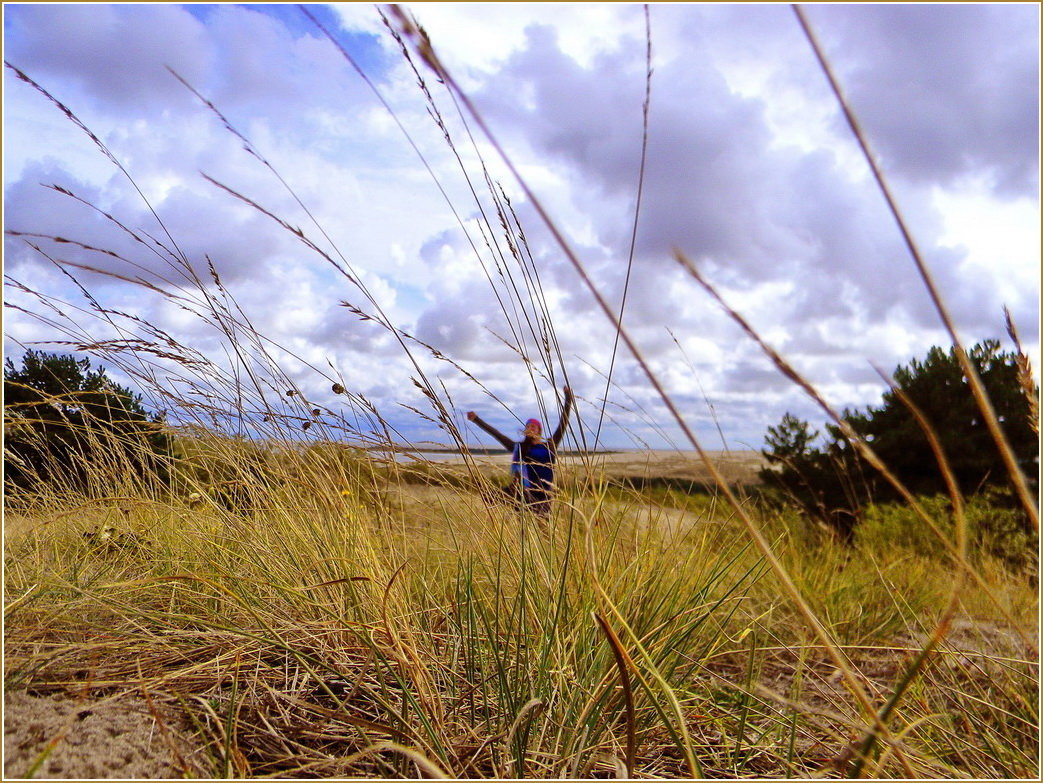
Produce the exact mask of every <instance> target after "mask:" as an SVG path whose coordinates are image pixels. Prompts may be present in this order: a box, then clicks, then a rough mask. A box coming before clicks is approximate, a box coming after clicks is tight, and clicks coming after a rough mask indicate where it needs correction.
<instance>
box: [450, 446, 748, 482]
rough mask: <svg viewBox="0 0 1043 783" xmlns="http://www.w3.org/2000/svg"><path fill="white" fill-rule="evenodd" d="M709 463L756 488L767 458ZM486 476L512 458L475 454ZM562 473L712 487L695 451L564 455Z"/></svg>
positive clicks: (725, 455) (724, 456)
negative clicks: (655, 480) (676, 480)
mask: <svg viewBox="0 0 1043 783" xmlns="http://www.w3.org/2000/svg"><path fill="white" fill-rule="evenodd" d="M707 456H708V458H709V461H710V462H711V463H712V464H713V466H714V467H715V468H716V470H717V471H718V472H719V473H720V474H721V475H722V476H723V478H724V480H725V481H727V482H729V483H735V482H738V483H743V484H755V483H757V482H758V478H757V471H759V470H760V469H761V468H763V467H764V466H765V461H764V457H762V456H761V454H760V452H757V451H711V452H707ZM472 459H473V460H474V462H475V464H476V465H477V466H478V467H479V468H480V469H482V471H483V472H489V473H497V472H499V471H502V472H503V473H504V474H506V471H507V467H508V465H510V462H511V455H510V454H507V453H506V452H505V453H503V454H494V455H486V454H476V455H474V456H473V457H472ZM432 463H433V464H435V465H438V466H444V467H452V468H460V469H463V466H464V458H463V457H460V456H457V455H437V456H436V457H435V458H433V459H432ZM558 465H559V470H560V471H561V472H562V473H563V474H565V475H568V474H570V473H579V472H589V473H593V474H595V475H597V474H603V475H604V476H606V477H608V478H612V479H626V478H631V479H635V478H636V479H657V478H658V479H679V480H691V481H695V482H706V483H712V481H713V473H712V471H711V470H710V468H709V467H708V466H707V464H706V463H705V462H704V461H703V460H702V458H700V456H699V455H698V454H697V453H696V452H694V451H618V452H608V453H605V454H597V455H594V456H580V455H575V454H563V455H562V456H561V457H560V458H559V461H558Z"/></svg>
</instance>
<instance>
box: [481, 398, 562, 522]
mask: <svg viewBox="0 0 1043 783" xmlns="http://www.w3.org/2000/svg"><path fill="white" fill-rule="evenodd" d="M563 391H564V393H565V405H564V407H563V408H562V411H561V421H559V422H558V427H557V429H556V430H554V434H552V435H551V436H550V438H546V439H545V438H544V437H543V424H542V423H541V422H540V420H539V419H529V420H528V421H526V422H525V429H524V430H523V432H522V439H521V440H520V441H517V442H515V441H512V440H511V439H510V438H508V437H507V436H506V435H504V434H503V433H502V432H500V431H499V430H498V429H496V428H495V427H493V426H492V425H491V424H489V423H488V422H486V421H483V420H482V419H481V418H480V417H479V416H478V414H477V413H475V412H474V411H468V412H467V420H468V421H473V422H474V423H475V424H477V425H478V426H479V427H481V428H482V429H483V430H485V431H486V432H488V433H489V434H490V435H492V436H493V437H494V438H496V440H498V441H499V442H500V444H501V445H502V446H503V447H504V448H505V449H506V450H507V451H509V452H511V454H512V457H511V484H510V486H509V488H508V489H509V490H510V491H511V492H512V493H514V495H515V497H516V498H517V500H518V505H519V508H520V509H522V510H526V511H530V512H532V513H533V514H536V515H537V516H540V517H544V518H546V517H549V516H550V511H551V500H552V498H553V495H554V464H555V462H557V458H558V457H557V452H558V444H559V443H561V439H562V437H563V436H564V435H565V429H566V428H567V427H568V422H569V412H570V411H571V410H572V389H570V388H569V387H568V386H566V387H565V388H564V389H563Z"/></svg>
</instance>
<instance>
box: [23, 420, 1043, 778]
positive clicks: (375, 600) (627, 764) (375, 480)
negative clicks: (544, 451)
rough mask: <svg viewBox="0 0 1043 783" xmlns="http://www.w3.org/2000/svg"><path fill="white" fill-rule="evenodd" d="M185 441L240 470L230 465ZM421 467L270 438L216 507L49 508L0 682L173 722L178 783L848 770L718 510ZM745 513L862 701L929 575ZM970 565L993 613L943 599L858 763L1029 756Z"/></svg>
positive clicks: (842, 738)
mask: <svg viewBox="0 0 1043 783" xmlns="http://www.w3.org/2000/svg"><path fill="white" fill-rule="evenodd" d="M201 448H202V447H201V446H200V445H199V444H198V443H197V444H194V446H193V449H194V451H195V456H196V457H197V459H195V460H194V462H193V463H192V464H193V465H194V466H198V465H199V464H200V462H201V461H200V460H199V459H198V457H199V450H200V449H201ZM207 448H209V449H214V450H217V449H223V452H222V453H221V454H220V459H221V460H223V461H229V462H232V463H235V462H236V461H237V460H243V461H245V457H246V455H245V454H243V453H242V451H243V450H244V449H246V448H248V447H247V446H244V445H243V444H242V443H239V442H236V441H234V440H227V441H222V440H221V439H214V440H213V441H211V442H210V443H209V444H207ZM211 456H212V457H213V458H214V459H217V455H216V454H212V455H211ZM424 467H425V468H426V469H428V470H430V473H426V474H425V473H424V472H423V471H417V470H415V469H414V470H410V469H409V468H408V467H405V468H403V467H402V466H400V465H397V464H391V465H388V464H387V463H383V464H376V463H373V462H372V461H371V460H370V459H369V458H368V457H366V456H364V455H362V454H361V453H360V452H358V451H354V450H338V449H334V448H330V447H327V448H307V449H291V448H287V449H285V450H283V451H281V452H280V453H279V455H278V457H277V458H274V459H272V460H270V461H269V463H268V465H267V467H266V469H265V470H264V471H263V472H261V473H260V474H259V475H256V476H255V478H254V479H253V483H250V484H245V486H243V487H242V489H243V490H244V491H243V492H241V493H240V494H239V495H237V496H236V498H234V499H229V498H225V499H224V500H221V499H220V498H219V497H217V496H216V495H215V492H214V489H213V487H212V486H211V487H209V490H210V491H209V493H207V492H206V491H205V490H206V489H207V488H203V489H204V492H202V493H199V494H200V495H201V497H199V498H196V497H193V498H191V499H189V493H187V492H183V493H181V494H180V495H168V496H153V497H148V496H147V495H145V494H144V493H140V494H138V495H128V496H123V497H114V496H104V495H102V496H96V497H69V496H67V495H64V494H55V495H54V496H53V497H52V498H50V499H49V503H47V504H44V505H42V506H41V505H37V506H36V507H34V508H33V509H31V510H23V511H21V512H9V515H8V519H7V528H6V537H7V538H6V542H5V558H6V559H5V563H6V572H5V577H6V584H5V593H6V597H7V604H6V613H5V614H6V656H7V660H6V664H7V669H6V676H7V680H6V687H7V688H8V689H21V688H27V689H28V690H29V691H30V692H31V693H34V694H39V695H43V694H51V693H58V692H61V693H66V694H80V697H81V698H82V697H83V695H84V694H86V693H90V694H93V695H94V697H98V696H114V695H118V694H126V695H128V696H138V695H139V694H142V693H147V694H148V695H149V698H150V699H152V700H153V701H154V702H157V703H161V704H165V705H167V706H168V707H170V708H172V709H173V710H174V712H175V713H176V714H178V715H180V716H181V717H180V718H178V720H181V721H185V720H187V721H188V724H187V728H186V729H185V731H186V734H187V736H191V737H193V739H192V740H191V741H190V742H189V743H188V744H187V749H186V750H183V751H182V758H183V760H184V770H183V771H184V772H185V773H186V774H195V775H200V774H201V775H205V776H211V775H223V774H231V775H233V776H237V777H247V776H262V775H278V776H312V775H318V776H357V775H364V776H370V775H372V776H416V775H418V774H438V773H439V772H440V773H444V774H446V775H449V776H452V777H515V776H534V777H573V776H576V777H591V776H603V775H609V776H611V775H615V774H616V773H617V772H619V773H621V774H622V773H627V774H631V775H638V776H645V775H662V776H671V777H703V776H706V777H733V776H750V775H754V776H763V775H767V776H774V775H783V776H805V775H809V774H812V773H814V772H817V771H823V770H824V771H827V772H829V771H830V770H832V771H834V773H835V772H836V771H837V770H838V768H839V769H845V768H846V767H845V765H846V764H847V763H848V761H847V758H848V757H847V755H845V754H846V753H848V754H849V753H850V748H851V744H852V743H857V742H858V741H859V739H860V738H861V737H862V735H863V732H864V731H865V716H864V715H860V714H859V710H858V708H857V705H856V704H855V703H853V700H852V699H851V696H850V694H848V693H847V692H846V690H845V688H844V686H843V684H842V682H841V681H840V680H839V679H838V670H837V669H836V667H835V666H834V665H832V663H831V662H830V660H829V658H828V656H826V655H825V654H824V651H823V649H822V647H821V645H820V644H819V643H817V641H816V639H815V638H814V637H813V636H812V635H811V634H809V632H808V630H807V629H806V627H805V626H804V624H803V623H802V620H801V617H800V616H799V613H797V612H795V611H794V609H793V607H792V606H791V605H790V604H789V602H787V601H786V600H785V598H784V596H783V594H782V591H781V589H780V586H779V584H778V583H777V580H776V579H775V578H774V575H773V574H772V572H771V571H770V570H769V569H767V568H766V566H765V564H764V562H763V558H761V557H760V556H758V554H757V553H756V552H755V551H754V550H753V549H752V548H751V547H750V545H749V543H748V540H747V539H746V536H745V535H744V532H743V529H742V527H741V525H739V524H737V523H736V521H735V520H734V516H733V515H732V514H731V513H729V510H728V508H727V506H726V505H724V504H722V503H720V500H719V498H718V497H716V496H714V495H713V494H688V493H681V492H679V491H677V490H674V489H667V490H661V489H645V490H635V489H633V488H629V487H626V486H624V485H621V484H620V483H613V482H611V481H608V480H605V479H603V478H602V477H601V476H600V475H599V474H597V473H593V474H592V475H590V476H587V477H586V478H587V479H588V480H586V481H570V482H566V483H565V485H564V488H563V491H562V494H561V497H560V498H559V503H558V509H557V511H556V513H555V515H554V517H553V518H552V520H551V521H550V523H549V524H548V525H546V526H543V525H540V524H538V523H537V522H536V521H535V520H533V519H531V518H526V517H524V516H519V515H517V514H516V513H515V512H514V511H513V510H511V509H509V508H508V507H507V506H505V505H503V504H498V503H490V502H488V501H487V500H485V499H484V498H483V492H482V491H481V489H482V487H480V486H478V483H479V482H482V484H483V486H484V487H486V488H487V487H488V479H485V478H484V477H479V478H478V479H470V478H468V477H467V476H466V472H465V471H462V469H461V468H460V467H459V466H456V470H457V471H459V472H458V479H459V480H458V481H455V482H448V481H443V480H439V479H438V478H437V476H438V473H437V471H438V470H439V469H441V470H445V466H441V465H434V464H431V465H428V466H424ZM197 469H198V468H197ZM432 477H434V478H432ZM182 478H183V480H185V481H186V482H189V479H188V476H187V475H186V476H183V477H182ZM100 483H101V481H100V479H99V484H100ZM187 488H188V486H187V485H186V490H187ZM124 489H125V487H124ZM747 502H748V504H749V506H750V510H751V513H754V514H755V515H757V517H758V519H759V521H760V523H761V524H762V525H763V529H764V530H765V532H766V534H767V535H768V536H769V537H770V539H771V541H772V546H773V549H774V551H775V552H776V554H777V556H778V557H779V558H780V559H781V560H782V561H783V562H784V564H785V566H786V568H787V570H788V572H789V574H790V575H791V577H792V578H793V580H794V581H795V582H796V583H797V585H798V586H799V587H800V589H801V590H802V592H803V593H804V594H805V595H806V596H808V599H809V601H810V602H811V604H812V606H813V608H814V610H815V611H816V613H817V614H818V616H819V617H820V618H821V620H822V622H823V623H824V624H825V626H826V627H827V629H828V630H829V632H830V634H831V635H832V637H833V638H834V639H835V640H836V643H837V644H838V646H840V648H841V649H842V650H843V651H844V654H845V655H846V656H847V657H848V658H849V660H850V661H851V663H852V665H853V666H854V668H855V669H856V671H857V672H858V676H859V677H860V678H862V680H863V683H864V685H865V687H866V688H867V691H868V692H869V693H871V694H872V697H873V699H874V703H875V704H877V705H878V706H882V705H883V704H884V703H885V702H886V701H887V699H888V697H889V696H890V695H891V694H892V693H893V692H894V691H895V689H896V686H897V685H898V683H899V682H900V680H901V679H902V677H903V674H904V672H905V671H906V669H907V668H908V667H909V666H910V664H911V663H912V661H913V660H914V659H915V658H916V656H917V654H918V653H919V652H920V651H921V649H922V645H923V644H924V643H925V641H926V638H927V637H928V636H929V635H930V634H931V633H932V631H933V630H934V623H935V622H936V621H937V619H938V618H939V617H940V615H941V613H942V611H943V609H944V605H945V598H946V595H947V592H948V589H949V587H950V586H951V566H950V565H949V564H947V563H946V562H945V558H944V557H943V556H940V555H938V554H937V553H934V554H924V553H923V552H922V551H921V550H920V549H919V548H917V547H916V546H911V547H906V546H902V545H901V544H896V543H894V542H893V541H891V540H889V539H888V538H887V537H886V536H884V535H878V534H875V531H874V528H873V526H874V524H877V523H874V521H873V519H872V518H870V521H868V522H867V523H866V526H867V527H866V529H865V530H864V531H863V533H862V535H861V536H860V541H862V542H864V543H863V544H861V545H860V546H858V547H857V548H856V549H854V550H849V549H847V548H845V547H842V546H840V545H838V544H836V543H834V542H833V541H832V540H831V539H830V538H829V537H828V536H825V535H823V534H822V533H821V532H819V531H817V530H815V529H812V528H810V527H808V526H807V525H806V524H805V523H803V522H801V521H800V520H799V519H797V518H795V517H790V516H787V515H786V514H785V513H779V512H777V511H771V510H767V509H766V508H764V507H763V506H762V505H761V504H759V503H758V501H755V500H752V499H751V500H748V501H747ZM237 504H238V505H237ZM890 513H891V514H893V513H896V512H895V511H893V510H892V511H891V512H890ZM884 516H886V515H881V519H883V517H884ZM908 516H909V517H910V519H909V520H908V523H912V519H911V516H912V515H911V514H909V515H908ZM886 521H887V522H888V523H892V524H893V520H890V519H888V520H886ZM878 524H880V525H883V524H884V522H883V521H882V522H879V523H878ZM110 528H111V529H110ZM103 531H107V534H106V535H100V533H101V532H103ZM975 567H976V568H977V570H978V572H979V574H980V575H981V576H982V578H983V580H984V582H985V584H986V585H987V586H988V589H989V590H990V591H991V593H992V595H993V597H994V599H995V600H996V601H998V602H999V605H998V606H997V605H996V604H995V603H993V602H991V601H989V600H986V599H985V598H984V597H983V596H982V595H980V594H978V593H976V592H975V591H966V592H965V594H964V595H963V596H962V597H961V605H960V611H959V612H958V613H957V615H956V618H955V619H954V621H953V622H952V624H951V630H950V634H949V636H948V637H947V638H946V640H945V641H944V642H943V643H942V644H941V645H940V646H939V647H938V648H937V649H936V650H934V651H933V652H932V653H931V654H930V656H929V658H930V660H929V662H928V664H927V665H926V666H925V667H924V669H923V670H922V672H921V673H920V675H919V676H918V677H917V680H916V682H915V684H914V685H913V686H912V687H911V688H910V689H909V690H908V691H907V693H906V695H905V696H904V697H903V698H902V700H901V701H900V702H899V704H898V706H897V707H896V708H895V710H894V712H893V713H892V715H891V717H890V726H891V727H892V731H893V732H894V733H895V735H900V739H899V738H898V737H896V738H895V740H893V742H894V743H895V744H893V745H888V746H885V749H884V750H883V752H879V751H878V752H877V753H874V754H873V755H872V757H871V758H870V759H868V761H867V768H866V772H868V773H869V774H872V775H880V776H902V775H904V774H905V770H906V768H907V767H908V768H911V769H912V771H914V772H915V773H916V774H917V775H921V776H928V777H949V776H960V775H964V774H971V775H975V776H981V777H1019V776H1024V775H1027V774H1028V772H1029V771H1030V770H1031V769H1032V767H1033V765H1034V764H1035V763H1036V755H1035V753H1036V750H1035V749H1036V728H1035V727H1036V725H1037V717H1036V713H1035V690H1036V665H1035V657H1034V656H1035V648H1034V647H1033V646H1032V643H1031V639H1032V638H1033V637H1034V636H1035V634H1036V630H1035V626H1034V616H1035V613H1036V602H1035V594H1034V590H1033V588H1032V587H1031V585H1030V584H1029V581H1028V580H1027V579H1026V578H1025V577H1024V576H1022V575H1018V574H1012V573H1010V572H1009V571H1008V570H1007V569H1006V568H1005V567H1003V565H1002V564H1000V563H996V562H994V561H992V560H990V559H989V558H988V557H987V556H985V555H982V556H980V557H976V562H975ZM1011 620H1013V621H1015V623H1016V626H1011V623H1010V621H1011ZM1025 637H1028V638H1025ZM621 662H623V665H622V666H621V665H620V663H621ZM624 671H625V673H626V677H625V678H624V677H622V676H621V675H622V674H623V672H624ZM185 716H188V717H187V718H186V717H185ZM183 725H185V724H183ZM8 771H9V773H14V772H15V770H13V769H9V770H8Z"/></svg>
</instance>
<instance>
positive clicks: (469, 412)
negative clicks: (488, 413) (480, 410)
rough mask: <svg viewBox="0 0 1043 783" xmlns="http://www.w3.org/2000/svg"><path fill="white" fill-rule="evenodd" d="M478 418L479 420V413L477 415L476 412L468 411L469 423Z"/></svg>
mask: <svg viewBox="0 0 1043 783" xmlns="http://www.w3.org/2000/svg"><path fill="white" fill-rule="evenodd" d="M477 418H478V414H477V413H475V412H474V411H467V420H468V421H474V420H475V419H477Z"/></svg>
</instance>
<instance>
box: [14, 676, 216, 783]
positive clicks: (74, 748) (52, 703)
mask: <svg viewBox="0 0 1043 783" xmlns="http://www.w3.org/2000/svg"><path fill="white" fill-rule="evenodd" d="M153 708H154V709H156V710H157V714H158V715H159V716H160V720H161V723H159V722H157V720H156V718H155V717H153V715H152V713H151V712H150V710H149V708H148V705H147V704H146V702H145V700H144V699H143V698H142V697H140V696H136V695H125V696H122V697H116V698H114V697H108V698H101V699H98V698H74V697H70V696H67V695H64V694H56V695H48V696H34V695H32V694H30V693H28V692H26V691H24V690H16V691H5V693H4V780H13V779H19V778H23V779H24V778H26V777H27V776H28V775H29V773H30V772H33V777H34V778H44V779H46V778H51V779H67V780H85V779H99V778H100V779H119V780H126V779H156V778H185V777H200V776H204V777H205V772H204V770H203V769H202V768H201V767H200V766H199V764H198V762H197V761H196V759H195V756H197V755H198V753H199V744H198V743H196V742H194V741H193V740H192V739H191V737H190V735H189V733H188V732H187V731H186V728H185V726H184V725H182V724H181V723H180V721H179V720H178V719H177V718H176V717H175V715H174V714H173V713H172V712H171V711H169V710H167V709H165V708H163V707H161V706H159V705H156V704H155V703H154V704H153ZM36 764H39V766H38V767H37V769H36V770H35V771H33V766H34V765H36Z"/></svg>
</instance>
